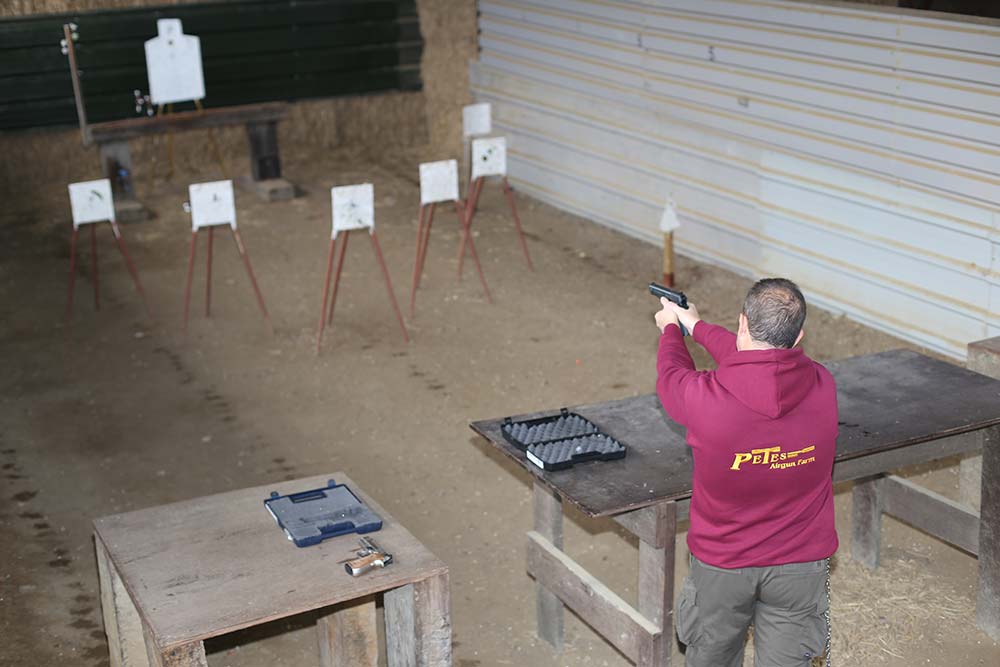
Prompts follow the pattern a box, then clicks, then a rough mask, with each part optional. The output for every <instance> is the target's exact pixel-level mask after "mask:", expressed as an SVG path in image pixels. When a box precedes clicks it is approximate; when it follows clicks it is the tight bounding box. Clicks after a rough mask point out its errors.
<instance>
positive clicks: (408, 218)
mask: <svg viewBox="0 0 1000 667" xmlns="http://www.w3.org/2000/svg"><path fill="white" fill-rule="evenodd" d="M413 157H416V156H410V157H405V158H403V157H401V158H399V160H398V161H396V162H392V163H388V162H386V163H383V164H377V163H375V162H371V161H366V160H363V159H361V158H359V157H358V155H355V154H333V155H328V156H327V157H326V159H324V160H322V161H313V162H310V163H308V164H306V163H301V162H291V163H290V164H289V165H288V168H287V176H288V177H289V178H290V179H291V180H293V181H295V182H296V183H297V184H298V185H299V186H301V187H302V188H303V190H304V192H303V196H301V197H299V198H297V199H295V200H294V201H290V202H284V203H276V204H263V203H259V202H257V201H255V200H254V199H253V198H252V196H251V195H249V194H247V193H245V192H239V193H238V194H237V203H238V207H239V214H240V227H241V230H242V232H243V235H244V239H245V241H246V243H247V246H248V249H249V251H250V255H251V257H252V258H253V261H254V268H255V269H256V272H257V276H258V279H259V282H260V284H261V287H262V289H263V291H264V295H265V297H266V299H267V304H268V307H269V309H270V311H271V314H272V317H273V320H274V323H275V328H276V335H275V336H274V337H270V336H269V335H268V333H267V329H266V328H265V326H264V324H263V323H262V321H261V318H260V316H259V314H258V312H257V310H256V305H255V303H254V300H253V296H252V292H251V291H250V287H249V285H248V284H247V281H246V279H245V276H244V275H243V273H242V267H241V266H240V265H239V263H238V259H237V255H236V252H235V250H234V248H233V247H232V244H231V243H229V242H228V239H225V238H224V237H222V240H221V241H219V242H218V243H217V247H216V265H215V290H214V293H213V313H212V317H211V318H210V319H206V318H205V317H204V316H203V314H202V307H203V300H202V299H203V293H202V291H201V286H202V285H203V283H202V280H203V273H202V271H203V268H204V267H203V264H202V261H199V265H198V272H197V274H196V283H195V284H196V290H195V300H194V304H193V312H192V315H193V317H192V322H191V328H190V331H189V333H188V334H187V336H185V335H183V334H182V332H181V326H180V323H181V305H182V290H183V284H184V275H185V274H184V272H185V264H186V257H187V241H188V238H189V237H188V230H189V222H188V219H187V217H186V215H185V214H184V213H183V211H182V209H181V203H182V202H183V201H184V200H185V199H186V197H185V188H186V184H187V183H188V182H189V181H191V180H209V179H211V178H216V177H217V175H216V174H214V173H211V172H208V171H206V172H205V173H202V174H184V175H183V177H181V176H178V177H177V178H175V179H174V180H173V181H172V182H165V181H157V182H155V183H153V182H150V181H148V180H146V181H140V182H139V184H138V191H139V193H140V194H141V197H142V198H143V199H144V200H145V201H146V202H147V203H148V204H149V205H150V206H151V207H152V208H153V209H154V210H155V211H156V212H157V213H158V216H159V217H158V218H157V219H155V220H153V221H150V222H147V223H141V224H135V225H130V226H127V227H125V229H124V234H125V235H126V240H127V242H128V244H129V247H130V249H131V251H132V253H133V255H134V257H135V258H136V262H137V264H138V266H139V271H140V274H141V277H142V280H143V282H144V284H145V286H146V289H147V291H148V293H149V296H150V302H151V305H152V308H153V311H154V315H155V320H154V321H152V322H151V321H149V320H147V318H146V317H145V316H144V315H143V311H142V308H141V305H140V301H139V299H138V297H137V295H136V294H135V293H134V291H133V289H132V286H131V284H130V282H129V280H128V276H127V274H126V272H125V269H124V266H123V264H122V262H121V260H120V259H119V257H118V256H117V253H116V252H115V251H114V246H113V244H112V243H111V237H110V233H109V231H108V230H107V229H102V230H101V241H102V243H101V245H100V250H99V252H100V256H101V257H100V259H101V267H102V273H101V277H102V289H103V297H104V301H103V303H102V308H101V311H100V312H99V313H97V312H95V310H94V307H93V301H92V298H91V292H90V287H91V283H90V280H89V277H88V273H87V263H86V261H84V262H83V263H82V265H81V266H80V269H79V276H78V281H77V292H76V307H75V312H74V317H73V326H72V328H71V329H67V328H66V327H65V326H64V324H63V312H64V306H65V298H66V278H67V266H68V252H69V236H70V223H69V220H68V205H67V202H66V195H65V189H64V187H63V186H61V185H59V186H58V187H57V186H55V185H54V186H52V188H51V189H50V191H49V192H47V194H46V197H45V199H44V201H43V203H41V204H39V206H38V207H36V208H32V209H29V210H21V211H16V212H8V214H7V216H6V217H5V218H3V219H0V341H2V348H0V350H2V351H0V355H2V357H0V359H2V368H3V373H2V374H0V397H2V398H0V424H2V426H0V468H2V477H0V663H2V664H4V665H57V664H58V665H86V666H88V667H98V666H100V665H107V664H109V662H108V652H107V644H106V641H105V637H104V633H103V630H102V621H101V612H100V603H99V592H98V584H97V567H96V564H95V560H94V548H93V542H92V539H91V528H90V522H91V520H92V519H94V518H95V517H98V516H102V515H105V514H109V513H115V512H122V511H126V510H132V509H137V508H142V507H148V506H152V505H158V504H162V503H167V502H171V501H175V500H180V499H185V498H192V497H196V496H201V495H205V494H211V493H218V492H221V491H226V490H231V489H237V488H242V487H247V486H254V485H261V484H267V483H270V482H275V481H278V480H284V479H294V478H296V477H302V476H307V475H316V474H324V473H332V472H334V471H338V470H343V471H346V472H347V473H349V474H350V476H351V477H352V478H353V479H354V480H355V481H356V482H357V483H358V484H360V485H361V486H362V487H363V488H364V489H365V490H366V491H367V492H368V493H370V494H372V495H373V496H375V497H376V498H377V499H378V500H379V502H380V503H381V504H382V505H383V506H385V507H386V509H387V510H389V511H390V512H392V513H393V514H394V515H395V517H396V518H398V519H399V520H400V521H402V522H403V523H404V524H405V525H406V526H407V527H408V528H409V529H410V530H411V531H412V532H413V533H414V534H415V535H416V536H417V537H418V538H420V539H421V540H422V541H423V542H424V543H425V544H427V545H428V546H429V548H430V549H431V550H432V551H434V552H435V553H436V554H437V555H439V556H440V557H442V558H443V559H444V560H446V561H447V562H448V564H449V566H450V567H451V572H452V575H451V582H452V601H453V624H454V646H455V651H454V653H455V664H456V665H459V666H461V667H475V666H480V665H481V666H483V667H486V666H493V665H526V666H530V665H615V666H617V665H627V664H628V662H627V661H626V660H625V659H624V658H623V657H622V656H621V655H620V654H618V653H617V652H616V651H615V650H614V649H613V648H612V647H611V646H610V645H609V644H607V643H606V642H604V641H603V640H602V639H600V638H599V637H598V636H597V635H595V634H594V633H593V632H592V631H591V630H590V629H589V628H587V627H586V626H585V625H583V624H582V623H581V622H580V621H579V620H578V619H576V618H575V617H573V616H572V615H570V616H569V617H568V619H567V647H566V650H565V651H564V652H563V653H562V654H561V655H557V654H555V653H554V652H553V650H552V649H551V648H550V647H549V646H548V645H547V644H545V643H543V642H541V641H539V640H538V639H537V638H536V637H535V634H534V622H535V619H534V600H533V595H534V586H533V583H532V581H531V580H530V579H529V578H528V577H527V575H526V574H525V567H524V541H525V540H524V533H525V532H526V531H527V530H528V529H529V528H530V521H531V511H530V496H531V493H530V491H531V487H530V480H529V477H528V476H527V475H526V474H525V473H523V472H521V471H519V470H518V469H516V468H514V467H513V466H512V464H510V463H509V462H507V461H505V460H504V459H503V458H501V457H500V456H499V455H497V454H494V453H493V452H492V451H491V450H490V448H489V447H488V446H486V445H485V443H484V442H482V441H481V440H479V439H477V438H476V437H474V435H473V434H472V433H471V431H470V430H469V428H468V422H469V421H470V420H473V419H478V418H486V417H494V416H502V415H508V414H515V413H519V412H526V411H530V410H536V409H543V408H552V407H559V406H563V405H572V404H575V403H582V402H588V401H601V400H608V399H612V398H619V397H624V396H629V395H635V394H641V393H647V392H650V391H652V389H653V384H654V353H655V346H656V339H657V332H656V330H655V328H654V326H653V323H652V313H653V311H654V309H655V306H656V303H655V301H654V300H653V299H652V298H651V297H649V296H648V294H647V293H646V291H645V283H646V282H647V281H648V280H649V279H651V278H655V277H656V276H657V274H658V272H659V259H660V251H659V249H658V248H655V247H652V246H649V245H646V244H644V243H641V242H638V241H635V240H633V239H629V238H626V237H624V236H621V235H618V234H616V233H614V232H611V231H609V230H606V229H604V228H601V227H598V226H596V225H593V224H590V223H588V222H586V221H583V220H581V219H579V218H576V217H574V216H571V215H568V214H565V213H562V212H560V211H557V210H555V209H552V208H550V207H548V206H545V205H542V204H539V203H537V202H533V201H532V200H530V199H528V198H525V197H519V198H518V204H519V206H520V211H521V214H522V218H523V221H524V224H525V227H526V229H527V230H528V233H529V237H530V238H529V245H530V249H531V253H532V257H533V259H534V261H535V266H536V267H537V270H536V271H535V272H534V273H531V272H529V271H527V270H526V269H525V265H524V260H523V258H522V257H521V255H520V252H519V249H518V246H517V239H516V235H515V233H514V229H513V226H512V224H511V222H510V219H509V217H508V215H507V212H506V210H505V208H504V207H503V202H502V199H501V197H500V195H499V192H498V188H488V189H487V190H486V192H485V193H484V198H483V202H482V207H481V212H480V214H479V217H478V218H477V221H476V226H477V230H478V236H477V243H478V247H479V250H480V253H481V255H482V256H483V258H484V264H485V267H486V275H487V278H488V279H489V281H490V286H491V288H492V289H493V293H494V296H495V299H496V305H492V306H491V305H489V304H487V303H486V301H485V300H484V298H483V295H482V293H481V291H480V289H479V286H478V284H477V281H476V280H474V279H473V274H472V273H471V271H469V270H468V269H467V272H466V274H465V279H464V281H463V282H462V283H461V284H458V283H457V282H456V279H455V251H456V247H457V240H458V237H457V233H456V231H457V228H458V223H457V221H456V220H455V218H454V216H453V215H450V214H449V213H448V212H445V211H442V212H440V214H439V215H438V217H437V220H436V222H435V229H434V235H433V238H432V244H431V248H430V256H429V259H428V272H427V275H426V280H425V283H424V286H423V288H422V289H421V291H420V293H419V298H418V303H417V315H416V318H415V319H414V320H412V321H410V322H409V325H410V331H411V333H412V336H413V342H412V343H410V344H409V345H406V344H404V343H403V342H402V340H401V336H400V333H399V331H398V329H397V328H396V323H395V321H394V318H393V315H392V313H391V310H390V309H389V306H388V304H387V303H386V300H385V296H384V287H383V285H382V284H381V281H380V278H379V276H378V274H377V273H376V265H375V263H374V261H373V259H372V256H371V253H370V249H369V248H368V247H367V245H368V244H367V243H366V242H364V241H362V240H361V239H358V240H357V241H352V243H351V247H350V248H349V251H348V264H347V268H346V270H345V273H344V282H343V287H342V290H341V294H340V301H339V302H338V306H337V315H336V319H335V322H334V327H333V329H332V330H331V331H328V335H327V338H326V341H325V343H324V348H323V353H322V355H321V356H319V357H317V356H316V353H315V349H314V345H315V333H316V323H317V311H318V309H319V300H320V297H321V293H320V289H321V281H322V278H323V270H324V262H325V252H326V244H327V240H328V238H329V236H328V235H329V224H330V223H329V193H328V190H327V188H328V187H329V186H330V185H333V184H347V183H354V182H358V181H364V180H373V181H374V183H375V186H376V200H377V220H378V229H379V234H380V237H381V241H382V244H383V248H384V250H385V253H386V255H387V258H388V260H389V264H390V267H391V271H392V276H393V279H394V280H395V288H396V293H397V295H398V296H399V298H400V301H401V302H403V301H405V300H406V296H407V294H408V287H409V279H410V271H411V270H412V251H413V243H414V236H415V231H416V203H417V188H416V167H415V160H414V159H411V158H413ZM203 249H204V247H202V252H201V254H200V255H199V258H200V259H201V260H203V259H204V250H203ZM84 257H85V258H86V254H85V255H84ZM678 275H679V276H680V282H681V286H682V287H683V289H684V290H685V291H686V292H687V293H688V294H689V296H690V297H691V299H692V301H694V302H696V303H697V304H698V305H699V307H700V309H701V312H702V314H703V316H705V317H706V318H707V319H711V320H716V321H720V322H723V323H730V324H732V323H733V322H734V320H735V317H736V313H737V312H738V308H739V304H740V301H741V298H742V295H743V293H744V292H745V290H746V288H747V287H748V285H749V281H748V280H747V279H745V278H742V277H738V276H735V275H733V274H731V273H728V272H726V271H723V270H720V269H717V268H713V267H710V266H706V265H702V264H696V263H693V262H691V261H685V260H683V259H682V260H681V261H680V267H679V271H678ZM804 344H805V347H806V350H807V351H808V352H809V353H810V354H812V355H813V356H814V357H816V358H818V359H820V360H828V359H836V358H840V357H845V356H849V355H854V354H861V353H867V352H874V351H878V350H884V349H887V348H892V347H898V346H901V345H904V344H903V343H901V342H900V341H898V340H895V339H893V338H891V337H888V336H885V335H883V334H880V333H878V332H874V331H872V330H870V329H867V328H864V327H862V326H859V325H857V324H855V323H852V322H850V321H847V320H845V319H843V318H840V317H836V316H833V315H831V314H829V313H825V312H821V311H819V310H816V309H814V310H813V311H811V313H810V315H809V320H808V322H807V334H806V338H805V343H804ZM696 358H697V360H698V361H699V363H700V364H701V365H705V364H707V357H706V355H705V354H704V353H701V351H700V350H696ZM917 476H918V477H919V478H920V479H921V480H922V481H924V482H925V483H927V484H928V485H930V486H932V487H933V488H935V489H936V490H938V491H940V492H942V493H946V494H949V495H953V496H954V495H955V494H956V493H957V480H958V477H957V473H956V472H955V471H954V470H952V469H949V468H937V469H933V470H930V471H919V473H918V474H917ZM837 510H838V527H839V529H840V534H841V540H842V546H841V549H840V552H839V553H838V554H837V556H836V559H835V565H834V573H833V622H834V640H835V658H836V659H837V661H836V662H835V664H839V665H908V666H909V665H914V664H932V665H944V664H948V665H980V664H982V665H987V664H994V665H995V664H997V663H998V661H1000V646H998V645H997V644H996V643H994V642H992V641H991V640H989V638H988V637H986V635H984V634H983V633H981V632H980V631H978V630H977V629H976V627H975V619H974V608H975V588H974V586H975V578H976V560H975V559H974V558H972V557H970V556H969V555H967V554H964V553H961V552H959V551H957V550H955V549H953V548H950V547H948V546H946V545H944V544H942V543H940V542H938V541H936V540H934V539H932V538H929V537H927V536H925V535H923V534H921V533H919V532H917V531H915V530H913V529H910V528H908V527H906V526H903V525H901V524H899V523H897V522H895V521H892V520H887V522H886V527H885V531H884V537H883V540H884V541H883V545H884V546H883V555H884V560H883V566H882V567H881V568H880V569H879V570H878V571H876V572H874V573H868V572H866V571H864V570H863V569H861V568H860V567H859V566H857V565H856V564H855V563H853V562H852V561H851V559H850V555H849V554H850V548H849V546H850V545H849V539H850V534H849V531H848V522H847V519H848V517H849V513H850V493H849V487H847V486H844V487H841V488H839V493H838V495H837ZM566 546H567V550H568V551H569V553H570V554H571V555H572V556H573V557H574V558H576V559H578V560H579V561H580V563H582V564H583V565H584V566H585V567H587V568H588V569H591V570H592V571H594V572H598V573H600V576H601V578H602V579H603V580H604V581H605V582H606V583H607V584H608V585H609V586H610V587H611V588H612V589H613V590H615V591H616V592H618V593H619V594H621V595H622V596H623V597H624V598H625V599H626V600H629V601H631V602H633V603H634V601H635V599H636V590H635V581H636V561H637V546H636V542H635V540H634V539H633V538H631V537H628V536H625V535H623V534H622V532H621V531H620V530H618V529H616V528H615V527H614V526H613V525H612V524H611V522H609V521H593V520H589V519H586V518H585V517H582V516H580V515H578V514H572V513H571V514H570V515H569V521H568V522H567V526H566ZM678 552H679V554H680V556H681V557H679V558H678V563H679V565H678V567H679V572H678V574H683V570H684V569H685V566H684V560H685V559H684V558H683V555H684V554H685V553H686V552H685V550H684V546H683V540H679V546H678ZM282 630H287V632H282ZM314 642H315V638H314V635H313V634H312V631H311V628H310V627H309V625H308V623H306V622H301V621H290V622H282V623H278V624H275V626H274V627H271V628H265V629H264V630H262V631H255V632H246V633H240V634H238V635H237V636H235V637H230V638H226V639H223V640H217V641H214V642H211V643H210V644H209V646H208V648H209V650H210V651H211V653H210V655H209V664H210V665H212V666H213V667H221V666H223V665H233V666H236V665H250V666H254V667H258V666H264V665H276V666H281V665H310V664H317V662H318V658H317V655H316V648H315V643H314ZM678 660H679V656H678ZM677 664H682V663H681V662H678V663H677Z"/></svg>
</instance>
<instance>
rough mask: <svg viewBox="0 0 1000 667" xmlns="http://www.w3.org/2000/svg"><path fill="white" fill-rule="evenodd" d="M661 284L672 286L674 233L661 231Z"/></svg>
mask: <svg viewBox="0 0 1000 667" xmlns="http://www.w3.org/2000/svg"><path fill="white" fill-rule="evenodd" d="M663 286H664V287H673V286H674V233H673V232H672V231H671V232H663Z"/></svg>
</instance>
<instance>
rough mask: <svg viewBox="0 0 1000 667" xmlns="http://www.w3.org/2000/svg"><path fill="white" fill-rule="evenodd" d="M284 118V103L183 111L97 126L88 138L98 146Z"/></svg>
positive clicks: (286, 110)
mask: <svg viewBox="0 0 1000 667" xmlns="http://www.w3.org/2000/svg"><path fill="white" fill-rule="evenodd" d="M287 115H288V104H286V103H284V102H271V103H269V104H248V105H246V106H239V107H222V108H219V109H206V110H205V111H203V112H202V111H183V112H180V113H173V114H163V115H160V116H154V117H152V118H129V119H126V120H116V121H111V122H109V123H97V124H94V125H91V126H90V134H91V136H92V137H93V139H94V141H96V142H97V143H104V142H107V141H121V140H123V139H131V138H133V137H141V136H148V135H151V134H162V133H164V132H185V131H187V130H201V129H205V128H208V127H222V126H225V125H244V124H246V123H266V122H269V121H278V120H281V119H283V118H284V117H285V116H287Z"/></svg>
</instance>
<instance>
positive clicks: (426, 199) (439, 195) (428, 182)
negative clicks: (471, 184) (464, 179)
mask: <svg viewBox="0 0 1000 667" xmlns="http://www.w3.org/2000/svg"><path fill="white" fill-rule="evenodd" d="M457 199H458V162H456V161H455V160H442V161H440V162H424V163H423V164H421V165H420V203H421V204H433V203H435V202H441V201H456V200H457Z"/></svg>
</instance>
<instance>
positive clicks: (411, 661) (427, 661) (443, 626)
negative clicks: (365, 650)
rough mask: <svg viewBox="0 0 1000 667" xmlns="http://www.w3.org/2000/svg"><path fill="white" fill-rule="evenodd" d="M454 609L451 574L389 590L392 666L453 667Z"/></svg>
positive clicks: (388, 649)
mask: <svg viewBox="0 0 1000 667" xmlns="http://www.w3.org/2000/svg"><path fill="white" fill-rule="evenodd" d="M450 608H451V601H450V599H449V592H448V574H447V573H444V574H440V575H437V576H435V577H431V578H430V579H425V580H423V581H418V582H417V583H415V584H408V585H406V586H402V587H400V588H396V589H393V590H391V591H387V592H386V594H385V644H386V654H387V655H386V658H387V659H388V660H387V662H388V665H389V667H451V609H450Z"/></svg>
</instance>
